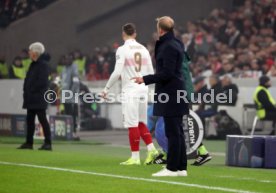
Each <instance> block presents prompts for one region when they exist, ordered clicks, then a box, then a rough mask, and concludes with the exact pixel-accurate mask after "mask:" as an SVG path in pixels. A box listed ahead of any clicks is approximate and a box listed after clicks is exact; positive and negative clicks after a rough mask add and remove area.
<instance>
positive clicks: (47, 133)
mask: <svg viewBox="0 0 276 193" xmlns="http://www.w3.org/2000/svg"><path fill="white" fill-rule="evenodd" d="M36 115H37V117H38V120H39V122H40V124H41V126H42V128H43V133H44V137H45V139H44V143H46V144H51V130H50V125H49V122H48V120H47V117H46V110H45V109H41V110H30V109H28V110H27V135H26V143H28V144H33V142H34V139H33V137H34V131H35V116H36Z"/></svg>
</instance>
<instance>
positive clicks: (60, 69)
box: [56, 55, 65, 75]
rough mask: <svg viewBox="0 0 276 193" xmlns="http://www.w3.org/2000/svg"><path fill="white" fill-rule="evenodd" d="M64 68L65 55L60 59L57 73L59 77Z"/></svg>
mask: <svg viewBox="0 0 276 193" xmlns="http://www.w3.org/2000/svg"><path fill="white" fill-rule="evenodd" d="M64 67H65V56H64V55H63V56H61V57H60V59H59V61H58V64H57V68H56V71H57V73H58V74H59V75H61V73H62V71H63V68H64Z"/></svg>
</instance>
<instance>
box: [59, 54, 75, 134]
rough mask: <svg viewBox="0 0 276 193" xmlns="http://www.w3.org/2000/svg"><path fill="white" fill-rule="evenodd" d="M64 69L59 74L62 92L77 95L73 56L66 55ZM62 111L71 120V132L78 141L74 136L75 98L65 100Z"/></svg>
mask: <svg viewBox="0 0 276 193" xmlns="http://www.w3.org/2000/svg"><path fill="white" fill-rule="evenodd" d="M64 64H65V66H64V68H63V71H62V74H61V88H62V90H67V91H68V90H69V91H71V92H72V93H73V94H75V93H79V86H80V83H79V74H78V67H77V65H76V64H75V63H74V62H73V55H71V54H68V55H66V56H65V58H64ZM64 102H65V103H64V109H65V114H66V115H71V116H72V118H73V132H74V138H76V139H79V138H78V137H77V136H76V132H77V127H78V124H77V117H78V105H77V103H75V97H72V98H70V99H66V100H65V101H64Z"/></svg>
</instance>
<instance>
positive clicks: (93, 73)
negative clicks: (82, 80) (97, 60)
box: [86, 64, 101, 81]
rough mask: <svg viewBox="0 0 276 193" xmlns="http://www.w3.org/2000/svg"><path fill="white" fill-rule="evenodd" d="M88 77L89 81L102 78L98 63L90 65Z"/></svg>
mask: <svg viewBox="0 0 276 193" xmlns="http://www.w3.org/2000/svg"><path fill="white" fill-rule="evenodd" d="M86 79H87V80H89V81H94V80H101V75H100V74H99V73H98V70H97V65H96V64H91V65H90V67H89V71H88V74H87V75H86Z"/></svg>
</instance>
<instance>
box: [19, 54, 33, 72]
mask: <svg viewBox="0 0 276 193" xmlns="http://www.w3.org/2000/svg"><path fill="white" fill-rule="evenodd" d="M20 58H21V60H22V64H23V67H24V68H25V71H26V72H28V70H29V68H30V65H31V63H32V60H31V59H30V58H29V53H28V50H27V49H23V50H22V51H21V53H20Z"/></svg>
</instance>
